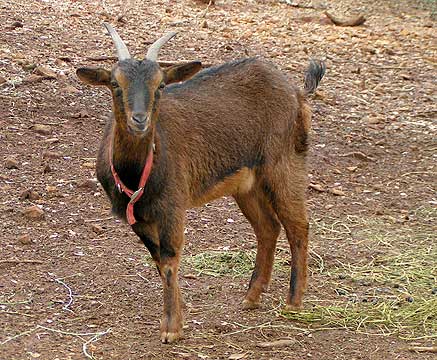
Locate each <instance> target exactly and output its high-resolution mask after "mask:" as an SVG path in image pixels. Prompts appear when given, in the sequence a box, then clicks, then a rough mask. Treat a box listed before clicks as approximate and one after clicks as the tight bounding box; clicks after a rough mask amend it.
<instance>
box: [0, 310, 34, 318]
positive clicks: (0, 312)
mask: <svg viewBox="0 0 437 360" xmlns="http://www.w3.org/2000/svg"><path fill="white" fill-rule="evenodd" d="M0 314H10V315H21V316H27V317H34V315H30V314H25V313H19V312H18V311H7V310H2V311H0Z"/></svg>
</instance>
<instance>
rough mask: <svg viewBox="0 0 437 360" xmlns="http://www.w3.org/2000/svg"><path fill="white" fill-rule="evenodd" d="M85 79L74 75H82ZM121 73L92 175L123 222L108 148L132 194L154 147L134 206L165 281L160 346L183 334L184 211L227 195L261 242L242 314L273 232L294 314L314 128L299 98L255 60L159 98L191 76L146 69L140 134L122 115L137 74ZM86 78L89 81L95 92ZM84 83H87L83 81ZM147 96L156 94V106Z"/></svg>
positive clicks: (265, 264)
mask: <svg viewBox="0 0 437 360" xmlns="http://www.w3.org/2000/svg"><path fill="white" fill-rule="evenodd" d="M137 65H138V64H136V65H135V66H137ZM146 65H147V64H146ZM147 66H149V65H147ZM149 67H150V66H149ZM86 71H89V70H83V72H81V70H80V69H79V70H78V75H79V77H81V75H83V74H86ZM98 71H101V70H98ZM126 71H133V70H132V69H128V70H126V67H124V68H123V67H120V66H119V65H116V66H115V69H114V70H113V72H112V74H113V75H114V73H116V79H117V80H118V82H119V85H120V86H121V88H122V92H123V97H122V100H120V96H118V97H117V96H116V91H117V90H114V89H112V94H113V113H114V119H113V120H111V122H110V123H109V124H108V126H107V128H106V131H105V134H104V137H103V141H102V144H101V147H100V151H99V156H98V161H97V176H98V178H99V180H100V182H101V183H102V185H103V187H104V188H105V190H106V192H107V194H108V196H109V198H110V199H111V202H112V204H113V211H114V212H115V213H116V214H117V215H119V216H120V217H122V218H124V217H125V215H124V212H125V209H126V205H127V202H128V200H129V199H128V198H127V196H126V195H124V194H120V193H118V192H117V191H116V189H115V184H114V180H113V178H112V175H111V172H110V170H109V163H110V161H109V156H110V154H111V152H110V151H109V148H110V147H111V144H112V147H113V154H114V155H113V162H114V166H115V168H116V169H117V171H118V173H119V174H120V177H121V179H122V181H123V182H124V183H125V184H126V185H127V186H128V187H130V188H131V189H136V188H137V184H138V181H139V177H140V174H141V170H142V167H143V166H144V162H145V158H146V154H147V153H148V149H149V148H150V146H152V142H154V143H155V145H156V151H155V155H154V164H153V168H152V173H151V175H150V178H149V181H148V183H147V184H146V188H145V193H144V195H143V197H142V198H141V200H140V201H139V202H138V203H137V204H136V205H135V217H136V218H137V219H138V220H139V222H138V223H137V224H135V225H134V226H133V230H134V231H135V233H136V234H137V235H138V236H139V237H140V238H141V239H142V241H143V242H144V243H145V245H146V246H147V248H148V249H149V251H150V252H151V254H152V257H153V259H154V260H155V262H156V264H157V267H158V271H159V273H160V275H161V278H162V283H163V288H164V315H163V320H162V323H161V339H162V341H163V342H172V341H175V340H176V339H178V338H179V337H180V336H181V333H182V311H181V295H180V290H179V287H178V283H177V273H178V266H179V261H180V254H181V251H182V246H183V243H184V233H183V229H184V221H185V211H186V209H188V208H190V207H193V206H200V205H202V204H204V203H205V202H208V201H211V200H213V199H216V198H218V197H221V196H224V195H231V196H233V197H234V198H235V200H236V201H237V203H238V205H239V207H240V208H241V210H242V212H243V214H244V215H245V216H246V218H247V219H248V220H249V222H250V223H251V225H252V226H253V228H254V231H255V234H256V236H257V241H258V250H257V256H256V264H255V270H254V272H253V274H252V278H251V281H250V284H249V290H248V292H247V295H246V297H245V300H244V307H245V308H252V307H256V306H257V305H258V304H259V300H260V295H261V292H262V291H265V290H266V289H267V286H268V284H269V281H270V277H271V273H272V266H273V257H274V251H275V246H276V241H277V238H278V235H279V231H280V224H282V225H283V226H284V228H285V231H286V234H287V238H288V241H289V244H290V249H291V253H292V266H291V280H290V291H289V293H288V296H287V306H288V307H290V308H298V307H300V306H301V305H302V296H303V292H304V289H305V286H306V277H307V275H306V271H307V243H308V219H307V212H306V205H305V191H306V187H307V171H306V159H305V157H306V150H307V138H308V132H309V130H310V124H311V112H310V109H309V106H308V104H307V101H306V99H305V94H304V93H303V92H301V91H300V90H298V89H297V88H295V87H293V86H291V85H290V84H289V83H288V81H287V80H286V79H285V78H284V76H283V75H282V74H281V73H280V72H279V71H278V70H276V69H275V68H274V67H273V66H272V65H271V64H268V63H265V62H263V61H261V60H259V59H244V60H240V61H235V62H231V63H227V64H224V65H222V66H220V67H216V68H212V69H208V70H204V71H202V72H200V73H198V74H197V75H195V76H194V77H193V78H192V79H190V80H188V81H185V82H184V83H181V84H176V85H170V86H168V88H167V89H166V90H164V91H163V92H162V93H161V94H160V93H159V92H157V91H158V90H156V88H157V87H158V86H159V81H157V80H156V79H161V78H162V79H165V80H166V81H169V79H179V78H180V77H181V76H183V77H184V78H185V77H189V76H191V75H192V73H193V72H195V71H197V69H195V68H193V69H191V68H190V67H187V66H185V68H184V69H183V71H184V72H183V73H181V72H180V70H179V68H178V67H176V68H175V67H173V68H172V69H171V70H168V71H167V72H165V71H166V70H159V69H157V68H154V67H150V70H149V71H150V73H148V74H146V75H147V76H146V77H145V78H144V86H145V87H146V96H149V97H148V99H149V102H150V104H155V103H157V106H156V111H155V112H153V114H152V115H153V117H152V120H151V127H150V129H148V130H147V131H146V132H145V133H144V134H141V135H138V134H132V133H131V132H130V131H129V126H131V125H129V124H130V123H129V116H130V115H129V114H131V112H132V109H131V107H132V106H135V105H132V103H130V102H129V101H130V100H129V97H128V92H129V91H130V90H131V89H130V87H131V86H133V85H132V84H131V82H132V80H129V76H130V78H131V79H136V80H135V81H137V79H138V78H139V77H140V76H141V72H140V70H138V72H137V73H135V74H134V75H135V77H132V76H133V75H129V73H127V72H126ZM178 72H179V75H178ZM120 73H122V74H120ZM93 76H94V77H92V81H88V82H91V83H93V84H96V82H95V77H96V76H95V75H93ZM104 77H105V78H107V75H105V76H104ZM81 78H82V77H81ZM82 79H83V80H84V81H87V78H86V77H85V75H83V78H82ZM88 80H89V79H88ZM310 80H311V77H309V80H308V81H310ZM319 80H320V79H319ZM317 83H318V81H317ZM102 85H107V81H106V83H105V84H102ZM107 86H108V85H107ZM308 88H310V87H308ZM312 88H313V89H315V87H314V86H313V87H312ZM147 93H148V94H151V93H154V94H155V95H156V94H157V95H156V96H160V100H159V102H158V101H157V100H156V99H155V98H153V99H152V97H151V95H147ZM159 94H160V95H159ZM150 106H152V105H149V107H148V110H147V111H150Z"/></svg>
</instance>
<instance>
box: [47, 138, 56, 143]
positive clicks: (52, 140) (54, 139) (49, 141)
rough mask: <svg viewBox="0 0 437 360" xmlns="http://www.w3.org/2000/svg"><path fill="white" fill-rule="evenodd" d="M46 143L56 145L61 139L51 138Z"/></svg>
mask: <svg viewBox="0 0 437 360" xmlns="http://www.w3.org/2000/svg"><path fill="white" fill-rule="evenodd" d="M44 142H46V143H47V144H56V143H58V142H59V139H58V138H50V139H46V140H44Z"/></svg>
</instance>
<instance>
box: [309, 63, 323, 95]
mask: <svg viewBox="0 0 437 360" xmlns="http://www.w3.org/2000/svg"><path fill="white" fill-rule="evenodd" d="M325 71H326V65H325V63H324V62H323V61H321V60H315V59H311V60H310V64H309V66H308V68H307V70H306V71H305V87H304V90H305V94H307V95H308V94H312V93H314V91H316V89H317V86H319V83H320V80H322V78H323V75H325Z"/></svg>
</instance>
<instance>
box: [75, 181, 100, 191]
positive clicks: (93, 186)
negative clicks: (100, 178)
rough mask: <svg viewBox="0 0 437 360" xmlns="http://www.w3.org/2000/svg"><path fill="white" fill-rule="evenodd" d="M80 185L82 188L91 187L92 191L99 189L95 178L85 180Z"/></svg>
mask: <svg viewBox="0 0 437 360" xmlns="http://www.w3.org/2000/svg"><path fill="white" fill-rule="evenodd" d="M78 187H80V188H82V189H90V190H92V191H96V190H97V182H96V181H95V180H93V179H87V180H85V181H83V182H81V183H80V184H79V185H78Z"/></svg>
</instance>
